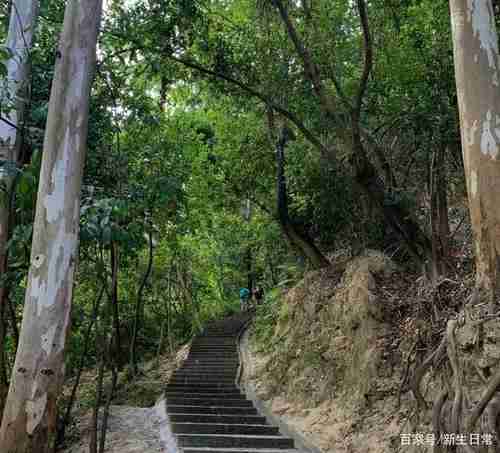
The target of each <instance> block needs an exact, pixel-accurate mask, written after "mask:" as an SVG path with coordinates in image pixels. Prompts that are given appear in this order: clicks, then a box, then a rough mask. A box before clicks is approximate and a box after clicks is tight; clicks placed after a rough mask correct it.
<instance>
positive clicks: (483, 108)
mask: <svg viewBox="0 0 500 453" xmlns="http://www.w3.org/2000/svg"><path fill="white" fill-rule="evenodd" d="M450 11H451V23H452V37H453V52H454V60H455V78H456V85H457V94H458V106H459V111H460V129H461V138H462V152H463V159H464V167H465V178H466V182H467V192H468V199H469V211H470V216H471V223H472V230H473V233H474V251H475V258H476V284H477V287H478V289H479V293H480V294H481V297H482V300H484V301H487V302H488V303H489V304H490V308H491V309H493V308H494V303H495V300H498V299H497V298H498V292H499V288H500V285H499V284H500V276H499V257H500V204H499V203H498V194H499V193H500V162H499V151H500V89H499V79H500V73H499V68H500V58H499V52H498V36H497V32H496V27H495V16H494V11H493V5H492V2H491V0H450Z"/></svg>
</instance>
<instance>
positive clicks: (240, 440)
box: [177, 434, 293, 449]
mask: <svg viewBox="0 0 500 453" xmlns="http://www.w3.org/2000/svg"><path fill="white" fill-rule="evenodd" d="M177 442H178V444H179V445H180V446H181V447H222V448H233V447H236V448H252V449H253V448H273V449H274V448H277V449H282V448H287V449H288V448H293V440H292V439H289V438H287V437H282V436H251V435H248V436H239V435H231V434H177Z"/></svg>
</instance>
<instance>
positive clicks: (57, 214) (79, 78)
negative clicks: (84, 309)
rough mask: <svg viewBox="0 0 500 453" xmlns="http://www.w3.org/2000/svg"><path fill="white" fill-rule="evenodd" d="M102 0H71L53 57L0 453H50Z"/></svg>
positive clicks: (67, 316)
mask: <svg viewBox="0 0 500 453" xmlns="http://www.w3.org/2000/svg"><path fill="white" fill-rule="evenodd" d="M101 9H102V0H80V1H77V0H69V1H68V3H67V5H66V12H65V17H64V26H63V31H62V35H61V39H60V43H59V49H58V51H57V62H56V66H55V73H54V80H53V84H52V91H51V96H50V103H49V113H48V119H47V127H46V131H45V141H44V147H43V162H42V169H41V173H40V186H39V188H38V198H37V207H36V216H35V223H34V231H33V245H32V250H31V265H30V270H29V275H28V285H27V289H26V296H25V303H24V315H23V322H22V328H21V337H20V342H19V348H18V351H17V354H16V361H15V364H14V369H13V373H12V378H11V386H10V388H9V394H8V397H7V402H6V406H5V410H4V415H3V421H2V427H1V429H0V451H2V452H9V453H28V452H30V453H34V452H37V453H39V452H43V453H45V452H48V451H50V450H51V448H52V443H53V442H54V438H55V428H56V400H57V397H58V395H59V392H60V388H61V384H62V380H63V373H64V351H65V345H66V336H67V334H68V331H69V324H70V309H71V299H72V287H73V274H74V266H75V260H76V258H77V255H76V253H77V244H78V224H79V216H80V189H81V181H82V173H83V165H84V159H85V151H86V139H87V128H88V110H89V96H90V87H91V81H92V73H93V70H94V67H95V50H96V42H97V34H98V28H99V22H100V17H101Z"/></svg>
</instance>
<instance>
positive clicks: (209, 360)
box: [183, 355, 240, 366]
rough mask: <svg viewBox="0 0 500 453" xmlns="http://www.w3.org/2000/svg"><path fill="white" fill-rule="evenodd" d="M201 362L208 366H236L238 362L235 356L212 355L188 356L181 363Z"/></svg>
mask: <svg viewBox="0 0 500 453" xmlns="http://www.w3.org/2000/svg"><path fill="white" fill-rule="evenodd" d="M199 363H201V364H203V365H209V366H217V365H218V366H238V365H239V364H240V362H239V360H238V358H237V357H219V358H216V357H213V356H209V357H208V356H207V357H203V356H199V355H195V356H192V357H191V356H190V357H188V358H187V359H186V360H185V361H184V362H183V365H186V364H193V365H194V364H199Z"/></svg>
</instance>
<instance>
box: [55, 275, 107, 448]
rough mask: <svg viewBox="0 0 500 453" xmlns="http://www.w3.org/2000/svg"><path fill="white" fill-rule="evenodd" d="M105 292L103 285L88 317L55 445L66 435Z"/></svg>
mask: <svg viewBox="0 0 500 453" xmlns="http://www.w3.org/2000/svg"><path fill="white" fill-rule="evenodd" d="M104 292H105V287H104V285H103V286H102V288H101V290H100V291H99V294H98V296H97V298H96V300H95V301H94V304H93V307H92V313H91V315H90V319H89V322H88V325H87V329H86V331H85V336H84V338H85V339H84V342H83V351H82V354H81V356H80V362H79V364H78V371H77V373H76V377H75V383H74V384H73V388H72V389H71V395H70V397H69V401H68V405H67V406H66V412H65V413H64V417H63V419H62V422H61V425H60V427H59V429H58V432H57V442H56V446H57V445H61V444H62V443H63V442H64V438H65V435H66V428H67V426H68V424H69V421H70V419H71V411H72V409H73V404H74V403H75V398H76V391H77V390H78V386H79V385H80V379H81V377H82V371H83V368H84V366H85V359H86V358H87V353H88V350H89V343H90V334H91V333H92V327H93V326H94V324H95V323H96V320H97V314H98V313H99V306H100V304H101V300H102V297H103V296H104Z"/></svg>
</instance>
